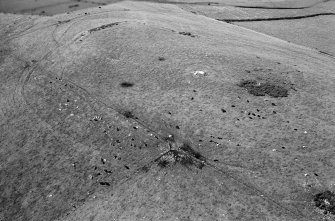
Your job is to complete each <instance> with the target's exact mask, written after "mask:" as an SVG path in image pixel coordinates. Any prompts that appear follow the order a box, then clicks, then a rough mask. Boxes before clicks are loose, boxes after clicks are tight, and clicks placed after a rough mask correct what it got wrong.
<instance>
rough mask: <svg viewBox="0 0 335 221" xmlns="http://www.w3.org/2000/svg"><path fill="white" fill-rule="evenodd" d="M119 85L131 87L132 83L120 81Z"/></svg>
mask: <svg viewBox="0 0 335 221" xmlns="http://www.w3.org/2000/svg"><path fill="white" fill-rule="evenodd" d="M120 86H121V87H132V86H134V83H130V82H122V83H121V84H120Z"/></svg>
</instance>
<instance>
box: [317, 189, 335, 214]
mask: <svg viewBox="0 0 335 221" xmlns="http://www.w3.org/2000/svg"><path fill="white" fill-rule="evenodd" d="M314 202H315V206H316V207H318V208H319V209H321V210H323V211H324V214H328V213H331V214H333V215H335V194H334V193H333V192H331V191H329V190H327V191H325V192H322V193H318V194H316V195H315V196H314Z"/></svg>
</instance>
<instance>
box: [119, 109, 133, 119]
mask: <svg viewBox="0 0 335 221" xmlns="http://www.w3.org/2000/svg"><path fill="white" fill-rule="evenodd" d="M122 115H123V116H125V117H126V118H135V116H134V114H133V113H132V112H131V111H125V112H123V113H122Z"/></svg>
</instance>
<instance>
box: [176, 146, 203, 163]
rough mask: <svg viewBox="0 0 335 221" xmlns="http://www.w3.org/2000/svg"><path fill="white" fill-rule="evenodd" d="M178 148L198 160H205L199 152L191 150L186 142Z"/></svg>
mask: <svg viewBox="0 0 335 221" xmlns="http://www.w3.org/2000/svg"><path fill="white" fill-rule="evenodd" d="M180 149H181V150H183V151H185V152H186V153H187V154H189V155H191V156H192V157H194V158H196V159H198V160H202V161H204V160H205V158H204V157H203V156H202V155H201V154H200V153H199V152H197V151H195V150H193V149H192V147H191V146H190V145H188V144H183V146H181V147H180Z"/></svg>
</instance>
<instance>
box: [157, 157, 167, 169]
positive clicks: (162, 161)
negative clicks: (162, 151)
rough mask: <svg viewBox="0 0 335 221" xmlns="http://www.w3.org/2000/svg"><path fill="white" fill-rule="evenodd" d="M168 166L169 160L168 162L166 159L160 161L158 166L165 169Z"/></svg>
mask: <svg viewBox="0 0 335 221" xmlns="http://www.w3.org/2000/svg"><path fill="white" fill-rule="evenodd" d="M168 165H169V161H168V160H166V159H160V160H158V166H159V167H160V168H165V167H167V166H168Z"/></svg>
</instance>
